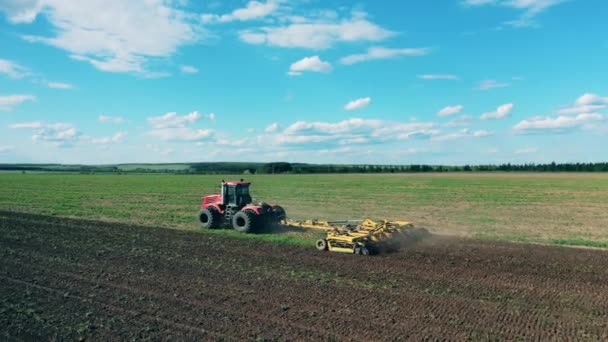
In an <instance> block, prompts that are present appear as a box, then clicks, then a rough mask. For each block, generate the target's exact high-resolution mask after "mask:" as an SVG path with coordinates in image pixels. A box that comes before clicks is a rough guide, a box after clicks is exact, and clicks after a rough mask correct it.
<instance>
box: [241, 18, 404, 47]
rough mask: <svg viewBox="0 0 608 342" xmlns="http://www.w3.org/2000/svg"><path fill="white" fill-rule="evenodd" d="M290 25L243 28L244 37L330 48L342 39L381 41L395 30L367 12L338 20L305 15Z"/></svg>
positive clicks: (252, 40) (255, 41)
mask: <svg viewBox="0 0 608 342" xmlns="http://www.w3.org/2000/svg"><path fill="white" fill-rule="evenodd" d="M302 21H303V22H294V23H292V24H289V25H286V26H275V27H270V26H265V27H260V28H257V29H249V30H244V31H240V32H239V36H240V38H241V40H242V41H244V42H246V43H249V44H267V45H271V46H279V47H287V48H308V49H327V48H329V47H331V46H333V45H334V44H335V43H338V42H357V41H381V40H384V39H386V38H388V37H391V36H393V35H394V33H393V32H391V31H388V30H386V29H383V28H382V27H380V26H378V25H376V24H374V23H372V22H370V21H368V20H367V18H366V14H365V13H363V12H355V13H353V15H352V17H351V18H348V19H341V20H336V19H334V18H320V19H319V20H316V21H309V20H308V19H303V20H302Z"/></svg>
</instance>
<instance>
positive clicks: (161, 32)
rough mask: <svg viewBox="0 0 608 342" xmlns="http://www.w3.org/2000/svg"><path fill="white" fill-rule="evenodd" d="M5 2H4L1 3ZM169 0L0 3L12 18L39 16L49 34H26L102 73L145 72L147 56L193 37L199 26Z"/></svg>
mask: <svg viewBox="0 0 608 342" xmlns="http://www.w3.org/2000/svg"><path fill="white" fill-rule="evenodd" d="M4 2H5V3H6V1H4ZM173 4H174V2H173V1H170V0H148V1H114V2H112V4H108V2H107V1H105V0H88V1H70V0H48V1H31V0H9V1H8V5H7V4H4V5H1V7H0V9H2V10H4V11H5V12H6V13H7V14H8V15H9V19H10V20H11V21H12V22H15V23H16V22H20V23H30V22H32V21H33V20H34V19H35V18H36V16H37V15H39V14H40V15H44V16H45V17H46V19H48V22H49V24H50V26H51V27H52V28H51V30H50V31H51V32H55V33H54V34H53V35H51V36H25V37H24V39H26V40H27V41H29V42H40V43H44V44H48V45H52V46H55V47H58V48H60V49H64V50H66V51H68V52H69V53H70V54H71V55H72V58H74V59H76V60H82V61H87V62H89V63H91V64H92V65H93V66H95V67H96V68H98V69H99V70H102V71H108V72H134V73H142V74H147V73H148V72H149V71H148V70H147V68H146V62H147V61H148V60H149V59H150V58H162V57H168V56H171V55H172V54H173V53H174V52H175V51H176V50H177V49H178V48H179V47H180V46H182V45H185V44H190V43H193V42H196V41H198V40H199V39H200V38H201V35H202V31H203V30H202V28H201V27H200V26H199V24H198V23H197V21H196V20H195V18H193V16H192V15H191V14H188V13H185V12H183V11H181V10H178V9H176V8H174V7H172V5H173Z"/></svg>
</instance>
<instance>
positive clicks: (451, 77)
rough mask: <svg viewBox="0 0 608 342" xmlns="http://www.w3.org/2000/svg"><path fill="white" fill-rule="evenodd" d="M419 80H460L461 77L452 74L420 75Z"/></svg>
mask: <svg viewBox="0 0 608 342" xmlns="http://www.w3.org/2000/svg"><path fill="white" fill-rule="evenodd" d="M418 78H419V79H422V80H459V79H460V77H458V76H457V75H452V74H424V75H418Z"/></svg>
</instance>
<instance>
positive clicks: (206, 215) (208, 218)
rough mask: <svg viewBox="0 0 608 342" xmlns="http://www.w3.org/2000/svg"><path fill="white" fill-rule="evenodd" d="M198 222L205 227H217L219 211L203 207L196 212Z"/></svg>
mask: <svg viewBox="0 0 608 342" xmlns="http://www.w3.org/2000/svg"><path fill="white" fill-rule="evenodd" d="M198 222H200V224H201V227H203V228H205V229H217V228H219V226H220V213H219V212H218V211H217V210H216V209H215V208H203V209H201V211H200V212H199V213H198Z"/></svg>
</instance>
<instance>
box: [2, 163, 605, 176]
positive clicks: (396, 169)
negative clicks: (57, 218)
mask: <svg viewBox="0 0 608 342" xmlns="http://www.w3.org/2000/svg"><path fill="white" fill-rule="evenodd" d="M163 165H165V164H142V165H140V166H139V167H137V168H133V167H131V168H129V169H127V168H122V167H121V165H120V164H118V165H98V166H95V165H62V164H0V170H5V171H22V172H26V171H43V172H44V171H46V172H48V171H52V172H80V173H173V174H315V173H424V172H608V163H555V162H553V163H549V164H535V163H529V164H511V163H506V164H484V165H460V166H454V165H425V164H413V165H373V164H354V165H341V164H304V163H287V162H274V163H249V162H234V163H231V162H217V163H215V162H206V163H183V164H167V167H166V168H165V167H164V166H163ZM175 165H183V166H184V167H183V168H174V167H173V166H175Z"/></svg>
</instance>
